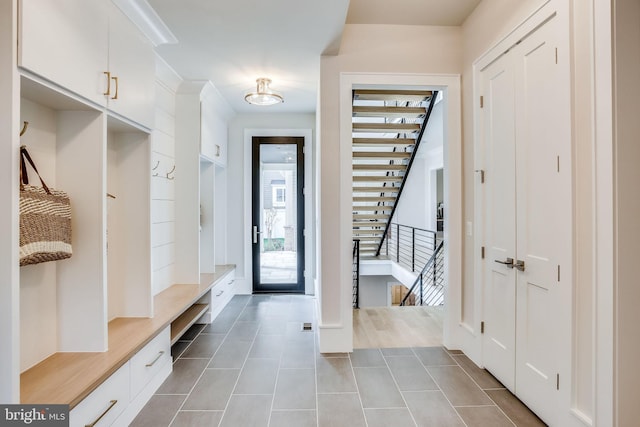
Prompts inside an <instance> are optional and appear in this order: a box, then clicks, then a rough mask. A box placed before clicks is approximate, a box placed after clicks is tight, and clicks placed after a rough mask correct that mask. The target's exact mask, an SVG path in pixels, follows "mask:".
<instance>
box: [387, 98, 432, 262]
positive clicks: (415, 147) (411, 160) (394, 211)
mask: <svg viewBox="0 0 640 427" xmlns="http://www.w3.org/2000/svg"><path fill="white" fill-rule="evenodd" d="M437 98H438V91H437V90H434V91H433V92H432V93H431V99H430V100H429V106H428V107H427V112H426V115H425V117H424V120H423V121H422V125H421V126H420V132H419V133H418V137H417V138H416V143H415V144H414V146H413V151H412V152H411V157H410V158H409V162H408V163H407V170H406V171H405V173H404V175H403V176H402V181H401V182H400V187H399V189H398V194H397V195H396V200H395V202H394V203H393V207H392V208H391V213H390V214H389V221H388V222H387V225H386V226H385V229H384V234H383V235H382V240H380V244H379V245H378V249H377V250H376V256H379V255H380V251H381V249H382V245H383V243H384V237H385V236H386V235H387V233H388V232H389V226H390V225H391V221H393V215H394V214H395V213H396V208H397V207H398V203H399V202H400V196H402V190H403V189H404V184H405V183H406V181H407V178H408V176H409V172H410V171H411V166H412V165H413V161H414V159H415V157H416V154H417V153H418V148H419V147H420V142H421V140H422V136H423V135H424V131H425V130H426V128H427V124H428V123H429V118H430V117H431V112H432V111H433V107H434V105H435V103H436V99H437Z"/></svg>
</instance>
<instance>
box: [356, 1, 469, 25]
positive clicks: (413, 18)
mask: <svg viewBox="0 0 640 427" xmlns="http://www.w3.org/2000/svg"><path fill="white" fill-rule="evenodd" d="M480 1H481V0H393V1H390V0H351V2H350V5H349V13H348V14H347V24H388V25H446V26H451V25H453V26H458V25H462V23H463V22H464V20H465V19H467V16H469V15H470V14H471V12H473V10H474V9H475V8H476V6H477V5H478V3H480Z"/></svg>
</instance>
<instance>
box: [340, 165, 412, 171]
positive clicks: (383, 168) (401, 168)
mask: <svg viewBox="0 0 640 427" xmlns="http://www.w3.org/2000/svg"><path fill="white" fill-rule="evenodd" d="M352 169H353V170H354V171H378V172H380V171H404V170H406V169H407V165H388V164H387V165H368V164H354V165H353V166H352Z"/></svg>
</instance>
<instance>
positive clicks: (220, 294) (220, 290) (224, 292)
mask: <svg viewBox="0 0 640 427" xmlns="http://www.w3.org/2000/svg"><path fill="white" fill-rule="evenodd" d="M235 277H236V275H235V269H234V270H232V271H231V272H230V273H229V274H228V275H226V276H225V277H223V278H222V280H220V281H219V282H218V283H217V284H216V285H215V286H214V287H213V288H211V304H210V312H211V317H210V319H211V320H213V319H215V318H216V317H218V314H220V312H221V311H222V309H223V308H224V307H225V306H226V305H227V303H228V302H229V301H230V300H231V298H232V297H233V295H234V294H235Z"/></svg>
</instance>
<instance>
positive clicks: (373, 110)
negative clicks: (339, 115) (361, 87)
mask: <svg viewBox="0 0 640 427" xmlns="http://www.w3.org/2000/svg"><path fill="white" fill-rule="evenodd" d="M426 113H427V111H426V109H425V108H424V107H388V106H385V107H370V106H363V105H354V106H353V110H352V114H353V117H387V118H419V117H422V116H424V115H426Z"/></svg>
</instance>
